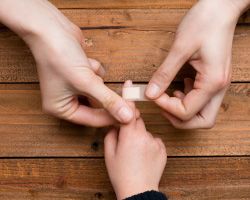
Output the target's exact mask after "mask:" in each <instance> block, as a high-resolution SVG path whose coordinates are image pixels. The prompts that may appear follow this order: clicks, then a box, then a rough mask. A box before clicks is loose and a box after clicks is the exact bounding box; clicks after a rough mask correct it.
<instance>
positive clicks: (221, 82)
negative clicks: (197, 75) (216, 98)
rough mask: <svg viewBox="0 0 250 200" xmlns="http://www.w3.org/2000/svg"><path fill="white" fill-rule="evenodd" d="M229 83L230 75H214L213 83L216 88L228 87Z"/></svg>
mask: <svg viewBox="0 0 250 200" xmlns="http://www.w3.org/2000/svg"><path fill="white" fill-rule="evenodd" d="M229 83H230V76H228V75H226V74H224V73H220V74H218V75H216V76H214V77H213V78H212V80H211V84H212V86H213V88H215V89H216V90H218V89H219V90H220V89H223V88H225V87H227V86H228V85H229Z"/></svg>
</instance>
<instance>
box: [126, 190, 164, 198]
mask: <svg viewBox="0 0 250 200" xmlns="http://www.w3.org/2000/svg"><path fill="white" fill-rule="evenodd" d="M125 200H167V197H166V196H165V195H164V194H163V193H161V192H156V191H153V190H152V191H147V192H144V193H140V194H137V195H134V196H132V197H128V198H126V199H125Z"/></svg>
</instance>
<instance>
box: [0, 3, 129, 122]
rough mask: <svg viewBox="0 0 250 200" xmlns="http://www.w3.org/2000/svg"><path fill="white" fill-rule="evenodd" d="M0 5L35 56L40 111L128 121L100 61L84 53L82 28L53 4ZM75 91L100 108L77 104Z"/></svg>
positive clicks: (73, 117) (66, 116)
mask: <svg viewBox="0 0 250 200" xmlns="http://www.w3.org/2000/svg"><path fill="white" fill-rule="evenodd" d="M0 7H1V8H0V20H1V22H2V23H4V24H5V25H6V26H8V27H9V28H11V29H12V30H13V31H15V32H16V33H17V34H19V36H21V37H22V38H23V39H24V41H25V42H26V43H27V44H28V46H29V47H30V49H31V51H32V53H33V55H34V57H35V60H36V64H37V70H38V75H39V80H40V87H41V93H42V104H43V108H44V110H45V111H47V112H48V113H50V114H52V115H54V116H56V117H59V118H62V119H65V120H68V121H71V122H74V123H78V124H83V125H89V126H95V127H101V126H107V125H111V124H113V123H114V122H116V121H118V122H121V123H128V122H129V121H130V120H132V118H133V112H132V110H131V108H130V107H129V106H128V105H127V103H126V102H125V101H124V100H123V99H122V98H121V97H120V96H119V95H117V94H116V93H115V92H113V91H112V90H110V89H109V88H108V87H106V86H105V85H104V83H103V80H102V78H101V77H102V76H103V75H104V72H105V71H104V69H103V67H102V66H101V64H100V63H99V62H98V61H96V60H94V59H89V58H87V56H86V55H85V53H84V51H83V48H82V44H83V41H84V37H83V35H82V32H81V30H80V29H79V28H78V27H77V26H76V25H74V24H73V23H72V22H70V21H69V20H68V19H67V18H66V17H65V16H64V15H63V14H62V13H61V12H60V11H59V10H58V9H57V8H56V7H54V6H53V5H52V4H50V3H49V2H48V1H45V0H37V1H34V0H23V1H19V0H1V3H0ZM4 10H8V13H7V12H1V11H4ZM27 10H28V11H29V12H27ZM79 96H83V97H86V98H87V99H88V100H89V101H91V102H93V101H95V102H98V103H99V104H100V105H101V107H102V108H99V109H97V108H93V107H91V106H87V105H83V104H81V103H79V101H78V97H79Z"/></svg>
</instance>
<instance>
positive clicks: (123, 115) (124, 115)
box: [118, 106, 133, 122]
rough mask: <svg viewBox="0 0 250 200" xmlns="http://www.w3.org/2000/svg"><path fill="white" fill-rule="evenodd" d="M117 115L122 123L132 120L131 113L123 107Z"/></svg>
mask: <svg viewBox="0 0 250 200" xmlns="http://www.w3.org/2000/svg"><path fill="white" fill-rule="evenodd" d="M118 115H119V117H120V119H121V121H122V122H129V121H130V120H131V119H132V118H133V113H132V111H131V110H130V109H128V108H127V107H125V106H124V107H122V108H121V109H120V110H119V112H118Z"/></svg>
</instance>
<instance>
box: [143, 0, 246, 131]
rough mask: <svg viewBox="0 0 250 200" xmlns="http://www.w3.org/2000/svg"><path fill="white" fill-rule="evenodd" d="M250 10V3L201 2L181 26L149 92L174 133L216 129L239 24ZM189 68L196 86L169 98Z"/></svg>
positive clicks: (192, 83) (209, 0) (203, 0)
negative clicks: (177, 78)
mask: <svg viewBox="0 0 250 200" xmlns="http://www.w3.org/2000/svg"><path fill="white" fill-rule="evenodd" d="M249 4H250V1H249V0H237V1H236V0H200V1H198V3H197V4H196V5H195V6H194V7H193V8H192V9H191V10H190V11H189V12H188V13H187V15H186V16H185V17H184V19H183V20H182V22H181V24H180V25H179V27H178V30H177V33H176V37H175V41H174V43H173V45H172V47H171V49H170V52H169V54H168V56H167V58H166V59H165V61H164V62H163V64H162V65H161V66H160V68H159V69H158V70H157V71H156V72H155V74H154V75H153V77H152V79H151V81H150V83H149V86H148V88H147V92H146V95H147V96H148V97H149V98H151V99H154V100H155V102H156V104H158V105H159V106H160V107H161V108H162V109H163V110H164V111H165V112H166V113H165V116H166V117H167V118H168V119H170V121H171V122H172V123H173V125H174V126H175V127H177V128H185V129H193V128H210V127H212V126H213V125H214V122H215V118H216V115H217V112H218V110H219V108H220V105H221V102H222V100H223V97H224V95H225V92H226V90H227V87H228V85H229V83H230V78H231V54H232V52H231V51H232V41H233V35H234V30H235V26H236V23H237V19H238V17H239V16H240V14H241V12H242V11H243V10H244V8H246V7H247V5H249ZM185 62H189V63H190V64H191V65H192V66H193V67H194V69H195V70H196V72H197V74H196V77H195V81H194V82H192V81H189V80H187V81H185V82H186V84H185V85H186V88H187V87H188V88H189V89H185V93H182V92H180V91H176V92H175V93H174V97H169V96H168V95H167V94H165V93H164V92H165V90H166V89H167V87H168V86H169V85H170V83H171V81H172V80H173V79H174V77H175V76H176V74H177V72H178V71H179V70H180V68H181V67H182V66H183V64H184V63H185ZM190 83H191V85H190ZM187 91H188V92H187Z"/></svg>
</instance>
